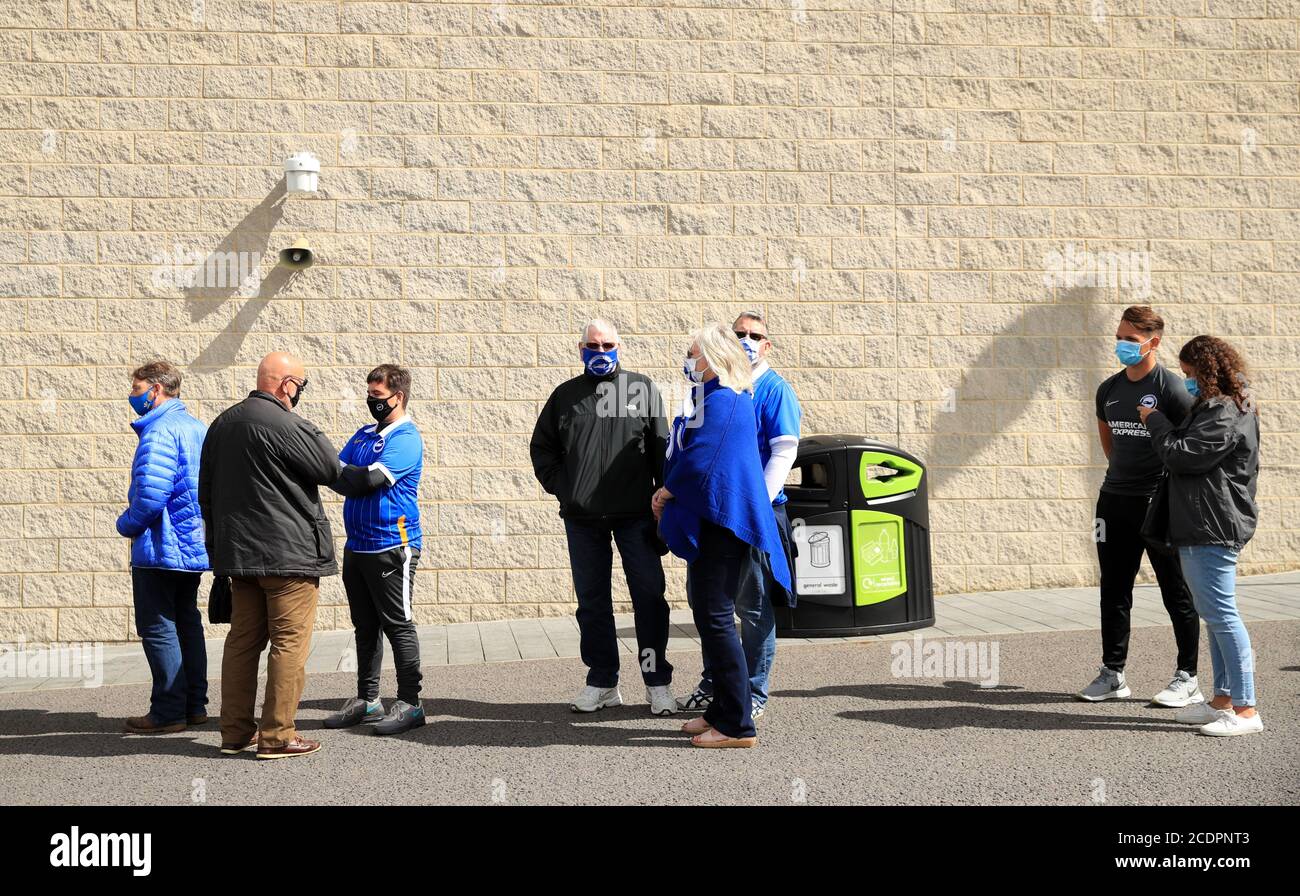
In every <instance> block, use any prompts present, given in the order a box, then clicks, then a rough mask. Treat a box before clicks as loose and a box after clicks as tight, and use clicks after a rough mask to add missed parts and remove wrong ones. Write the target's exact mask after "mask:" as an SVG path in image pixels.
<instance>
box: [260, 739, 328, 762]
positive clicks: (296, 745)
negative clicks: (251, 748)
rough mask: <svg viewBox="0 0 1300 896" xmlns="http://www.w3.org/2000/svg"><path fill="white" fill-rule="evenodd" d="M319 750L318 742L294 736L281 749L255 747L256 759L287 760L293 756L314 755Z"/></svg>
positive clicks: (262, 746) (261, 745) (263, 746)
mask: <svg viewBox="0 0 1300 896" xmlns="http://www.w3.org/2000/svg"><path fill="white" fill-rule="evenodd" d="M319 749H320V741H315V740H307V739H306V738H305V737H302V736H296V737H294V739H293V740H291V741H289V742H288V743H287V744H285V745H284V746H283V747H268V746H265V745H263V744H259V745H258V747H257V758H258V759H289V758H290V757H293V756H306V755H307V754H308V753H315V752H316V751H317V750H319Z"/></svg>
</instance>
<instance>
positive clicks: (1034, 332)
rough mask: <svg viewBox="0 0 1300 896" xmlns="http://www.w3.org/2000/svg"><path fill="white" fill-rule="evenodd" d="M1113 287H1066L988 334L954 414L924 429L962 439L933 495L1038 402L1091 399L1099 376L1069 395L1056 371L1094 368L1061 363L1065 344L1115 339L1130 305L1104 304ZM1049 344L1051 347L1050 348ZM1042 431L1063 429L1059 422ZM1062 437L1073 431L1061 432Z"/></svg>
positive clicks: (937, 476)
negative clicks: (977, 428) (978, 422)
mask: <svg viewBox="0 0 1300 896" xmlns="http://www.w3.org/2000/svg"><path fill="white" fill-rule="evenodd" d="M1107 292H1108V290H1106V289H1102V288H1098V287H1075V288H1069V289H1065V288H1062V289H1060V290H1059V291H1058V295H1059V296H1060V299H1059V301H1056V302H1044V303H1041V304H1040V303H1033V304H1026V305H1024V306H1022V310H1021V312H1020V314H1019V315H1017V316H1016V318H1015V320H1013V321H1012V322H1011V323H1009V324H1008V325H1007V326H1005V327H1003V328H1002V329H1001V330H999V331H998V332H997V333H995V334H993V335H992V336H991V337H989V339H988V340H987V342H986V343H985V345H984V347H983V349H981V351H980V353H979V355H978V356H976V357H975V358H974V359H972V360H971V361H970V362H969V363H968V364H966V365H965V366H964V370H963V372H962V375H961V381H960V382H959V383H958V384H957V386H956V387H955V393H956V394H955V396H952V398H953V400H954V403H953V405H952V407H953V411H952V412H951V413H945V412H942V411H936V412H933V413H932V414H931V417H930V421H929V423H930V425H929V429H928V430H927V431H926V433H925V434H926V435H928V436H940V437H942V436H955V437H958V438H957V447H956V450H955V451H952V452H949V451H945V452H944V454H943V456H942V458H938V457H936V458H935V460H936V463H934V464H932V465H931V467H930V474H931V480H932V483H933V490H932V492H931V496H932V497H934V496H935V495H939V496H942V491H941V490H942V488H943V486H944V485H945V483H948V482H950V481H951V480H952V479H953V477H954V476H956V475H958V474H960V473H961V472H962V471H963V470H966V469H968V468H969V466H970V465H972V464H973V463H976V462H977V458H978V457H979V455H980V454H981V453H982V452H984V451H985V450H987V449H988V448H990V446H991V445H992V443H994V442H995V441H996V440H997V439H999V438H1001V437H1002V436H1004V435H1007V434H1008V433H1014V432H1019V431H1020V430H1019V429H1018V428H1017V424H1018V423H1019V422H1020V420H1021V418H1022V417H1024V416H1025V414H1027V413H1029V412H1030V409H1031V408H1032V407H1033V403H1034V402H1036V401H1056V400H1059V399H1061V398H1063V397H1070V398H1072V399H1073V400H1076V401H1089V402H1090V401H1091V400H1092V398H1093V390H1095V388H1096V386H1097V385H1099V384H1100V381H1098V382H1097V383H1092V384H1091V389H1089V390H1087V391H1085V392H1084V393H1081V394H1078V395H1073V396H1066V395H1063V394H1062V390H1063V389H1064V388H1068V386H1069V385H1070V384H1069V383H1068V382H1067V381H1066V380H1065V379H1063V378H1056V379H1052V377H1051V374H1052V373H1054V372H1056V371H1069V370H1079V371H1086V370H1087V369H1088V368H1083V367H1073V366H1069V365H1067V364H1062V357H1061V356H1062V351H1061V348H1060V344H1061V343H1062V342H1063V341H1067V340H1070V339H1079V340H1088V341H1094V340H1100V341H1101V342H1105V341H1106V340H1107V339H1109V338H1110V333H1111V332H1112V330H1113V327H1114V326H1115V321H1116V320H1117V319H1118V313H1119V311H1118V309H1119V308H1122V307H1123V305H1119V306H1117V305H1115V304H1113V303H1109V302H1106V301H1103V299H1104V297H1105V295H1106V293H1107ZM1130 304H1131V303H1130ZM1063 334H1066V335H1063ZM1069 334H1075V335H1073V336H1071V335H1069ZM1044 345H1050V346H1051V350H1050V352H1048V351H1047V350H1046V349H1045V348H1044ZM1076 385H1086V384H1076ZM990 407H992V408H993V414H994V419H993V421H992V422H991V424H988V423H984V425H983V429H984V430H985V431H984V432H982V433H981V432H973V431H972V423H973V422H975V419H976V418H977V417H979V418H983V421H987V415H988V409H989V408H990ZM1043 430H1044V431H1058V430H1057V427H1056V422H1055V421H1053V422H1052V425H1051V426H1045V427H1043ZM1062 434H1071V432H1070V431H1068V430H1067V431H1062ZM1085 435H1087V436H1089V437H1094V436H1095V434H1094V431H1093V430H1092V429H1087V430H1086V432H1085Z"/></svg>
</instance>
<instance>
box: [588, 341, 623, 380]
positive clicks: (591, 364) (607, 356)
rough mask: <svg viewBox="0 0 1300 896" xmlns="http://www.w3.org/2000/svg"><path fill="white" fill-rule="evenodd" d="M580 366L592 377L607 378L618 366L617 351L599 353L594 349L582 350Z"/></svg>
mask: <svg viewBox="0 0 1300 896" xmlns="http://www.w3.org/2000/svg"><path fill="white" fill-rule="evenodd" d="M582 366H583V367H585V368H586V369H587V373H590V374H591V375H592V376H607V375H608V374H611V373H613V372H614V368H615V367H617V366H618V349H613V350H611V351H607V352H600V351H596V350H595V349H594V348H584V349H583V350H582Z"/></svg>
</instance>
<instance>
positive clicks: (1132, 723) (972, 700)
mask: <svg viewBox="0 0 1300 896" xmlns="http://www.w3.org/2000/svg"><path fill="white" fill-rule="evenodd" d="M774 696H776V697H795V698H800V697H802V698H805V699H808V698H818V697H853V698H856V699H861V700H885V701H893V702H905V703H918V702H919V703H964V704H966V705H964V706H934V707H930V706H923V707H912V708H898V709H892V708H890V709H863V710H850V711H848V712H841V713H836V715H837V717H838V718H841V719H850V720H853V721H858V722H883V723H885V724H888V725H897V726H899V727H901V728H915V729H918V730H936V729H938V730H942V729H946V728H989V729H995V728H1005V729H1009V730H1020V731H1090V730H1103V731H1113V730H1122V729H1128V730H1132V731H1151V730H1160V731H1186V730H1187V726H1185V725H1180V724H1179V723H1177V722H1175V721H1174V720H1173V711H1172V710H1169V711H1167V714H1166V715H1152V716H1150V717H1136V718H1135V717H1132V716H1113V715H1112V716H1099V715H1097V714H1096V713H1095V711H1094V709H1095V707H1096V704H1088V703H1084V702H1082V701H1079V700H1076V699H1075V698H1074V697H1073V695H1070V694H1063V693H1061V692H1059V691H1026V690H1024V689H1023V688H1019V687H1015V686H1012V685H1002V686H1000V687H993V688H982V687H980V686H979V685H978V684H976V683H974V682H970V681H945V682H944V683H943V684H942V685H924V684H904V683H901V682H885V683H881V684H860V685H834V686H831V687H825V688H817V689H815V690H811V691H777V692H776V693H775V694H774ZM1146 702H1147V701H1145V700H1123V701H1119V704H1120V705H1131V704H1135V703H1137V704H1145V703H1146ZM1041 704H1062V705H1068V706H1074V707H1077V708H1078V709H1079V712H1075V713H1071V712H1060V711H1056V710H1051V709H1044V710H1028V709H1011V710H1008V709H1003V708H999V707H1019V706H1028V705H1041ZM1154 712H1157V711H1156V710H1153V713H1154ZM1159 712H1162V713H1163V712H1166V711H1165V710H1159ZM1153 726H1158V727H1156V728H1153Z"/></svg>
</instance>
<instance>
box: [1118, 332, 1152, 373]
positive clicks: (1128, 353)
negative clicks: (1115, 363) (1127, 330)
mask: <svg viewBox="0 0 1300 896" xmlns="http://www.w3.org/2000/svg"><path fill="white" fill-rule="evenodd" d="M1150 341H1151V340H1150V339H1148V340H1147V342H1150ZM1147 342H1128V341H1127V340H1124V339H1121V340H1120V341H1119V342H1116V343H1115V357H1117V358H1119V363H1121V364H1123V365H1124V366H1125V367H1132V366H1133V365H1134V364H1141V363H1142V359H1143V358H1144V357H1146V356H1145V355H1144V354H1142V346H1144V345H1146V344H1147Z"/></svg>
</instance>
